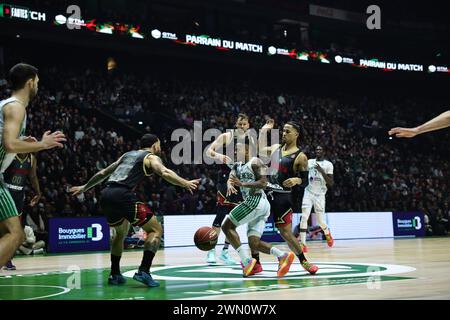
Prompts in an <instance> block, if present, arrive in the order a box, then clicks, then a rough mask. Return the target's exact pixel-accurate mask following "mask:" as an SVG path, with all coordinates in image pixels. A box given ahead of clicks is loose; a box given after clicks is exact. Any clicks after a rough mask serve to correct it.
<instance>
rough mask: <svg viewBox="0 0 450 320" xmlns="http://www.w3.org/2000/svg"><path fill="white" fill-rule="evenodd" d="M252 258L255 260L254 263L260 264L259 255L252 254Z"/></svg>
mask: <svg viewBox="0 0 450 320" xmlns="http://www.w3.org/2000/svg"><path fill="white" fill-rule="evenodd" d="M252 258H254V259H256V263H260V262H259V253H252Z"/></svg>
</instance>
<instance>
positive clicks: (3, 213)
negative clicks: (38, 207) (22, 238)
mask: <svg viewBox="0 0 450 320" xmlns="http://www.w3.org/2000/svg"><path fill="white" fill-rule="evenodd" d="M18 216H20V214H19V212H18V211H17V208H16V204H15V203H14V200H13V198H12V196H11V193H10V192H9V190H8V188H6V187H5V186H4V185H3V183H0V221H3V220H6V219H9V218H12V217H18Z"/></svg>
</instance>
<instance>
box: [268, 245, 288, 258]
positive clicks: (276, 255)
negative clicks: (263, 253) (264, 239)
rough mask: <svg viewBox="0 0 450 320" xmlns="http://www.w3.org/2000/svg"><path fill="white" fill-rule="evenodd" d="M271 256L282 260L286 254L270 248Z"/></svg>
mask: <svg viewBox="0 0 450 320" xmlns="http://www.w3.org/2000/svg"><path fill="white" fill-rule="evenodd" d="M270 254H273V255H274V256H275V257H277V258H281V257H282V256H283V255H284V254H285V252H284V251H281V250H280V249H278V248H275V247H272V248H270Z"/></svg>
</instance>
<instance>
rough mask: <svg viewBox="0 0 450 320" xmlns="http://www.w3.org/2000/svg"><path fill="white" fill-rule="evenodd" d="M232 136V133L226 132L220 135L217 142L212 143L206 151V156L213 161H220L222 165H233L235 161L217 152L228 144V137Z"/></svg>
mask: <svg viewBox="0 0 450 320" xmlns="http://www.w3.org/2000/svg"><path fill="white" fill-rule="evenodd" d="M230 135H231V133H230V132H225V133H222V134H221V135H219V136H218V137H217V138H216V140H214V141H213V143H211V144H210V145H209V146H208V148H207V149H206V155H207V156H208V157H211V158H213V159H216V160H219V161H220V162H222V163H232V162H233V160H232V159H231V158H230V157H228V156H227V155H225V154H221V153H219V152H217V149H219V148H220V147H222V146H224V145H226V144H227V142H228V141H227V140H228V139H229V138H228V137H229V136H230Z"/></svg>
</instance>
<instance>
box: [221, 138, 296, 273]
mask: <svg viewBox="0 0 450 320" xmlns="http://www.w3.org/2000/svg"><path fill="white" fill-rule="evenodd" d="M237 150H238V153H240V154H242V153H245V164H244V163H242V162H237V163H236V164H235V165H234V166H233V169H232V170H231V172H230V176H229V180H228V182H227V195H228V194H236V193H237V190H236V188H235V187H239V188H240V189H241V193H242V197H243V199H244V201H243V202H242V203H241V204H239V205H238V206H236V207H235V208H234V209H233V210H231V212H230V214H229V215H228V216H227V217H226V219H225V221H224V223H223V225H222V228H223V232H224V233H225V234H226V236H227V238H228V239H229V240H230V243H231V245H232V246H233V248H235V249H236V251H237V252H238V254H239V257H240V258H241V264H242V268H243V273H244V277H247V276H249V275H252V274H254V273H252V271H253V268H254V266H255V265H256V262H257V260H256V259H255V258H252V257H251V256H250V254H249V252H248V251H247V250H246V249H244V248H243V247H242V245H241V241H240V239H239V235H238V233H237V232H236V228H237V227H239V226H241V225H244V224H247V236H248V242H249V245H250V248H252V251H260V252H263V253H266V254H272V255H274V256H275V257H277V258H278V261H279V264H278V272H277V276H278V277H283V276H284V275H285V274H286V273H287V272H288V271H289V268H290V266H291V264H292V262H293V261H294V258H295V257H294V254H293V253H292V252H284V251H282V250H279V249H278V248H275V247H273V246H272V245H271V244H269V243H267V242H264V241H261V235H262V234H263V232H264V227H265V225H266V221H267V218H268V217H269V215H270V204H269V201H268V200H267V197H266V194H265V193H264V191H263V189H264V188H265V187H266V186H267V177H266V176H265V173H266V172H267V167H266V166H265V165H264V164H263V163H262V161H261V160H260V159H258V158H255V157H253V158H251V159H249V158H250V157H249V146H248V144H242V143H239V144H238V145H237Z"/></svg>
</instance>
